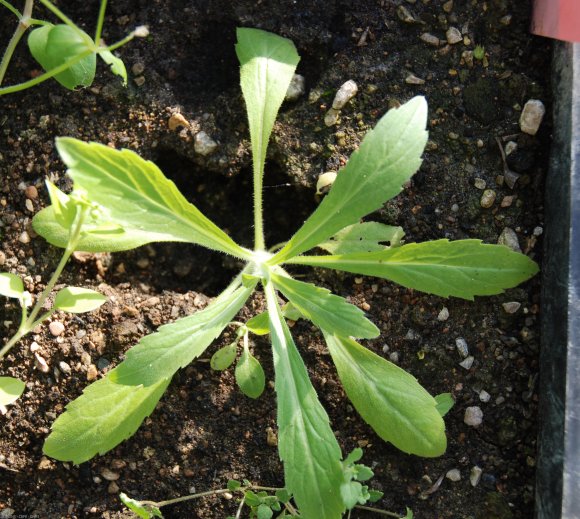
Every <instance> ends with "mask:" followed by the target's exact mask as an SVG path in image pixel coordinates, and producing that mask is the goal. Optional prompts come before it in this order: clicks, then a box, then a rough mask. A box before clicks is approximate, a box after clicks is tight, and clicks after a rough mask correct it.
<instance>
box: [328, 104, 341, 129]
mask: <svg viewBox="0 0 580 519" xmlns="http://www.w3.org/2000/svg"><path fill="white" fill-rule="evenodd" d="M339 113H340V112H339V110H335V109H334V108H331V109H330V110H328V112H326V115H325V116H324V124H326V126H334V125H335V124H336V123H337V122H338V114H339Z"/></svg>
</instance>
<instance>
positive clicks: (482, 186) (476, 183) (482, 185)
mask: <svg viewBox="0 0 580 519" xmlns="http://www.w3.org/2000/svg"><path fill="white" fill-rule="evenodd" d="M473 185H474V186H475V187H476V188H477V189H481V190H483V189H485V188H486V187H487V182H486V181H485V180H483V178H476V179H475V180H474V182H473Z"/></svg>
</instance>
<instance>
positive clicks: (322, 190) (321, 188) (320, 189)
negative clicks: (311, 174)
mask: <svg viewBox="0 0 580 519" xmlns="http://www.w3.org/2000/svg"><path fill="white" fill-rule="evenodd" d="M336 176H337V173H336V171H327V172H326V173H322V175H319V177H318V180H317V181H316V194H317V195H322V194H326V193H328V191H330V188H331V186H332V184H334V181H335V180H336Z"/></svg>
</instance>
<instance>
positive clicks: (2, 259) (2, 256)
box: [0, 250, 6, 267]
mask: <svg viewBox="0 0 580 519" xmlns="http://www.w3.org/2000/svg"><path fill="white" fill-rule="evenodd" d="M5 263H6V254H5V253H4V252H2V251H1V250H0V267H1V266H2V265H4V264H5Z"/></svg>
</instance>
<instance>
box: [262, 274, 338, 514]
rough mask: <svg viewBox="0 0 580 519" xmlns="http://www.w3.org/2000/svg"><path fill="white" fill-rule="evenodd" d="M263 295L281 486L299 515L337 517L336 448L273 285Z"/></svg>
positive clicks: (326, 416) (334, 440)
mask: <svg viewBox="0 0 580 519" xmlns="http://www.w3.org/2000/svg"><path fill="white" fill-rule="evenodd" d="M265 291H266V299H267V302H268V315H269V316H270V330H271V337H272V346H273V354H274V369H275V372H276V394H277V400H278V417H277V423H278V432H279V434H278V449H279V453H280V458H281V459H282V461H283V462H284V474H285V482H286V488H287V490H288V492H289V493H291V494H292V495H293V496H294V500H295V501H296V504H297V505H298V508H299V509H300V511H301V513H302V515H303V516H304V517H308V518H310V517H312V518H314V517H316V518H317V519H337V518H338V517H340V516H341V513H342V512H343V511H344V509H345V507H344V503H343V502H342V498H341V497H340V490H339V489H340V485H341V483H342V481H343V472H342V464H341V462H340V460H341V458H342V454H341V452H340V447H339V446H338V443H337V441H336V438H335V437H334V434H333V432H332V429H331V428H330V424H329V420H328V415H327V414H326V411H325V410H324V408H323V407H322V405H321V404H320V401H319V400H318V396H317V395H316V391H315V390H314V388H313V387H312V384H311V382H310V379H309V378H308V372H307V371H306V366H305V365H304V362H303V361H302V358H301V357H300V354H299V353H298V350H297V349H296V345H295V344H294V341H293V340H292V336H291V335H290V330H289V329H288V325H287V324H286V322H285V321H284V319H283V317H282V315H281V312H280V307H279V306H278V301H277V296H276V293H275V290H274V287H273V285H272V284H271V283H268V284H266V286H265Z"/></svg>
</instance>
